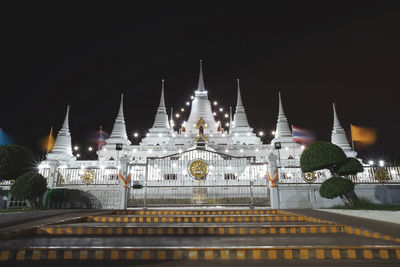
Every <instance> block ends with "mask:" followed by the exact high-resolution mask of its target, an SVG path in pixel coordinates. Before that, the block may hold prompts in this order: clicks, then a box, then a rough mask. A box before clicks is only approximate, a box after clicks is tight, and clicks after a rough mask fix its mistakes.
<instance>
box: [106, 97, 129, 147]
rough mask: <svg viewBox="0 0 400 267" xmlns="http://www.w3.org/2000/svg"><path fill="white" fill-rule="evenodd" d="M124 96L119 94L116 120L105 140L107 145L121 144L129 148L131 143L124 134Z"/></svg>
mask: <svg viewBox="0 0 400 267" xmlns="http://www.w3.org/2000/svg"><path fill="white" fill-rule="evenodd" d="M123 105H124V95H123V94H121V104H120V106H119V111H118V115H117V118H116V119H115V123H114V127H113V129H112V132H111V135H110V137H109V138H108V139H107V140H106V143H107V145H113V146H115V145H116V144H123V145H124V146H129V145H130V144H131V142H130V141H129V139H128V135H127V134H126V126H125V118H124V106H123ZM108 147H109V146H108Z"/></svg>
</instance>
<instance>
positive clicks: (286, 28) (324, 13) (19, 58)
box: [0, 1, 400, 160]
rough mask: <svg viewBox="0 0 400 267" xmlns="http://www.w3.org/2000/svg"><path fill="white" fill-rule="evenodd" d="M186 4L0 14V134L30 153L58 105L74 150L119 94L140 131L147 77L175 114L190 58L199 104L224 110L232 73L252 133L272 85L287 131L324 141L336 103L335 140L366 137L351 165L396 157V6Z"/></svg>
mask: <svg viewBox="0 0 400 267" xmlns="http://www.w3.org/2000/svg"><path fill="white" fill-rule="evenodd" d="M165 2H168V3H170V1H165ZM242 2H243V3H248V1H247V2H245V1H242ZM397 2H398V1H397ZM131 3H135V2H131ZM191 3H192V5H176V6H172V5H171V4H168V5H166V4H165V5H159V4H157V3H156V2H154V3H152V4H151V5H149V6H146V7H144V6H138V5H135V6H131V7H129V6H118V7H110V6H101V7H99V6H97V5H96V6H92V7H90V8H88V9H84V8H83V7H80V6H79V7H75V6H37V5H36V3H35V5H32V6H14V7H7V8H3V10H4V12H5V13H6V14H5V15H3V23H2V31H1V40H2V41H1V43H2V49H1V53H2V57H1V63H2V65H3V68H2V69H3V71H2V74H3V75H2V78H1V105H0V128H2V129H3V130H4V131H5V132H6V133H7V134H8V135H10V136H12V137H13V138H14V140H15V143H17V144H20V145H24V146H27V147H29V148H30V149H32V150H33V151H34V152H35V153H37V154H38V155H40V154H39V147H38V145H37V142H38V140H39V139H40V138H41V137H43V136H45V135H46V134H48V132H49V130H50V127H51V126H54V128H55V133H56V132H58V130H59V129H60V127H61V124H62V122H63V120H64V116H65V111H66V106H67V105H68V104H69V105H71V114H70V127H71V133H72V139H73V144H79V145H81V146H88V145H93V146H95V142H94V140H93V139H94V137H95V132H96V131H98V129H99V126H100V125H102V126H103V129H104V130H105V131H107V132H111V129H112V125H113V123H114V120H115V117H116V114H117V112H118V107H119V98H120V94H121V93H124V95H125V107H124V109H125V119H126V124H127V131H128V136H129V137H130V139H131V140H133V132H135V131H138V132H140V133H141V134H142V135H143V134H144V133H145V131H146V130H147V129H148V128H149V127H151V126H152V123H153V120H154V115H155V112H156V109H157V106H158V103H159V95H160V86H161V82H160V80H161V79H162V78H164V79H165V80H166V81H165V90H166V92H165V93H166V96H165V97H166V104H167V107H168V110H169V108H170V107H174V109H175V110H177V109H178V108H181V107H184V105H185V102H186V101H187V100H188V99H189V97H190V95H192V94H193V90H194V89H195V88H196V86H197V82H198V71H199V70H198V67H199V59H203V67H204V78H205V86H206V89H207V90H208V92H209V97H210V100H217V101H219V102H220V103H221V104H222V105H223V106H224V107H229V106H232V107H235V105H236V78H240V80H241V89H242V98H243V102H244V105H245V108H246V112H247V115H248V119H249V122H250V125H251V126H252V127H253V128H255V129H256V130H257V131H259V130H263V131H265V132H266V133H269V132H270V131H271V130H272V129H273V128H274V127H275V123H276V119H277V112H278V92H279V91H280V92H281V93H282V97H283V103H284V109H285V113H286V115H287V117H288V120H289V122H290V124H293V125H295V126H298V127H303V128H307V129H311V130H313V131H315V132H316V134H317V137H318V139H319V140H327V141H328V140H330V134H331V130H332V124H333V114H332V102H333V101H335V102H336V103H337V111H338V116H339V119H340V121H341V123H342V126H343V127H344V128H345V130H346V132H349V129H350V123H353V124H355V125H360V126H368V127H375V128H377V129H378V133H379V139H378V142H377V144H375V145H373V146H370V147H368V148H364V149H358V150H359V152H360V155H361V156H362V157H364V158H377V159H378V158H379V159H380V158H384V159H386V160H388V159H389V158H391V157H394V156H398V155H399V154H400V152H399V148H400V138H399V129H400V127H399V117H400V109H399V107H398V105H399V104H398V103H399V99H400V97H399V96H400V93H399V88H400V79H399V74H400V5H399V4H396V2H385V1H377V2H376V3H375V4H373V5H367V4H366V3H365V1H360V2H350V1H346V2H342V3H341V4H338V2H337V1H332V2H331V4H326V1H318V2H308V1H307V2H304V1H293V2H288V1H274V2H269V1H268V2H266V3H273V4H267V5H263V6H255V5H252V4H246V6H243V5H234V4H232V3H231V2H226V4H225V5H222V4H221V5H219V6H217V5H215V4H213V5H206V4H205V3H204V2H203V1H200V2H195V1H192V2H191ZM193 3H197V4H196V5H193ZM305 3H307V4H305ZM321 3H323V4H321ZM349 3H352V4H349ZM378 3H379V4H378ZM20 5H22V4H20ZM187 115H188V113H187ZM271 139H272V136H271V135H266V136H265V137H264V141H265V142H269V141H270V140H271ZM135 143H137V142H135Z"/></svg>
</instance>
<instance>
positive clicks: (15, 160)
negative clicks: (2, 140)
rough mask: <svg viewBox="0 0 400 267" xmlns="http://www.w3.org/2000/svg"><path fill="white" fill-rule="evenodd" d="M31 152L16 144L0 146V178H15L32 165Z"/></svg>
mask: <svg viewBox="0 0 400 267" xmlns="http://www.w3.org/2000/svg"><path fill="white" fill-rule="evenodd" d="M33 163H34V160H33V154H32V152H31V151H29V150H28V149H27V148H25V147H23V146H16V145H5V146H0V179H1V180H15V179H17V178H18V177H19V176H21V175H22V174H24V173H26V172H28V171H29V170H31V169H32V167H33Z"/></svg>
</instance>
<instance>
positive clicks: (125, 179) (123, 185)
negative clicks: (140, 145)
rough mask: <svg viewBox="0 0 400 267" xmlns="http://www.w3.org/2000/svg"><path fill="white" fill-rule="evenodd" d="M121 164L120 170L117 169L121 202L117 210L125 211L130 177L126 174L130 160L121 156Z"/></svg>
mask: <svg viewBox="0 0 400 267" xmlns="http://www.w3.org/2000/svg"><path fill="white" fill-rule="evenodd" d="M119 161H120V162H121V169H119V172H118V176H119V178H120V179H119V183H118V185H119V186H120V192H121V200H120V204H119V209H122V210H123V209H126V208H127V206H128V190H129V187H130V181H131V176H130V174H129V173H128V166H129V162H130V159H129V158H128V157H127V156H122V157H120V158H119Z"/></svg>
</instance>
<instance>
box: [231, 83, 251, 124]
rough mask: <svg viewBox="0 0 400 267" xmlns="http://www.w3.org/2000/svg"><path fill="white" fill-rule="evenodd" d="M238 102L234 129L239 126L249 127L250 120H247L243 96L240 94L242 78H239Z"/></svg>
mask: <svg viewBox="0 0 400 267" xmlns="http://www.w3.org/2000/svg"><path fill="white" fill-rule="evenodd" d="M236 81H237V104H236V112H235V117H234V126H233V129H235V128H238V127H246V128H249V127H250V126H249V122H248V120H247V115H246V111H245V109H244V106H243V102H242V96H241V94H240V80H239V79H237V80H236Z"/></svg>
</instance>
